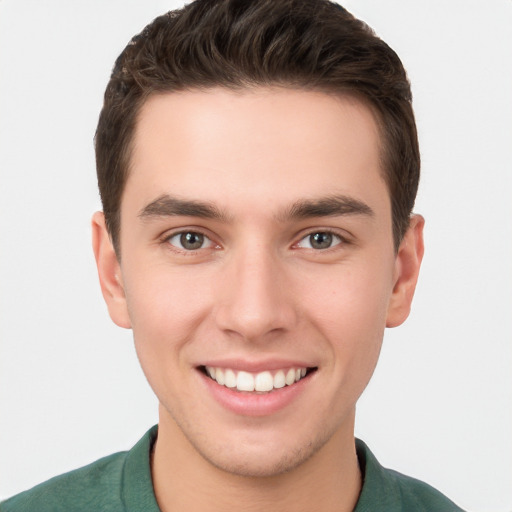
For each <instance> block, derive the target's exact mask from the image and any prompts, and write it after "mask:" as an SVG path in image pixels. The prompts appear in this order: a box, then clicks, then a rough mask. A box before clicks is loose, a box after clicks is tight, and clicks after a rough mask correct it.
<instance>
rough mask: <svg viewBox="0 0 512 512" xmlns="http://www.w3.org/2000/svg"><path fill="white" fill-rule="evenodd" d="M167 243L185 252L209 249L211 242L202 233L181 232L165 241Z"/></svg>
mask: <svg viewBox="0 0 512 512" xmlns="http://www.w3.org/2000/svg"><path fill="white" fill-rule="evenodd" d="M167 241H168V242H169V243H170V244H171V245H173V246H174V247H177V248H178V249H182V250H185V251H197V250H198V249H205V248H206V247H211V246H212V244H213V242H212V241H211V240H210V239H209V238H208V237H207V236H205V235H203V234H202V233H198V232H197V231H183V232H182V233H176V234H175V235H173V236H171V237H170V238H168V239H167Z"/></svg>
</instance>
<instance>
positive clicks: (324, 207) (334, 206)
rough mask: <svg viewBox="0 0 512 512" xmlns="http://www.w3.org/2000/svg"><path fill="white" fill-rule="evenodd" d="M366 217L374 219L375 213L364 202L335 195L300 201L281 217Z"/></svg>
mask: <svg viewBox="0 0 512 512" xmlns="http://www.w3.org/2000/svg"><path fill="white" fill-rule="evenodd" d="M342 215H364V216H368V217H374V216H375V213H374V211H373V210H372V209H371V208H370V207H369V206H368V205H367V204H366V203H364V202H362V201H360V200H359V199H356V198H354V197H350V196H346V195H333V196H328V197H323V198H319V199H313V200H300V201H297V202H295V203H293V205H292V206H291V208H290V209H289V210H288V211H286V212H285V213H284V215H282V216H281V215H280V216H279V217H280V218H283V219H307V218H310V217H337V216H342Z"/></svg>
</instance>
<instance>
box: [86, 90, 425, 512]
mask: <svg viewBox="0 0 512 512" xmlns="http://www.w3.org/2000/svg"><path fill="white" fill-rule="evenodd" d="M379 148H380V139H379V132H378V128H377V124H376V122H375V119H374V117H373V114H372V112H371V111H370V109H369V108H367V107H366V106H364V105H363V104H362V103H361V102H359V101H357V100H354V99H352V98H349V97H335V96H332V95H327V94H324V93H320V92H311V91H300V90H290V89H278V88H256V89H250V90H244V91H241V92H240V91H238V92H233V91H227V90H224V89H220V88H219V89H211V90H208V91H187V92H180V93H166V94H161V95H158V96H153V97H151V98H150V99H149V100H148V101H147V103H146V104H145V105H144V107H143V108H142V110H141V113H140V118H139V120H138V124H137V129H136V133H135V137H134V146H133V156H132V161H131V169H130V174H129V177H128V180H127V183H126V188H125V191H124V194H123V199H122V205H121V230H120V232H121V238H120V247H121V249H120V256H121V258H118V257H117V256H116V254H115V252H114V249H113V247H112V244H111V241H110V239H109V236H108V233H107V231H106V229H105V224H104V219H103V215H102V213H101V212H98V213H97V214H95V216H94V218H93V245H94V251H95V255H96V259H97V263H98V271H99V277H100V282H101V287H102V291H103V295H104V297H105V300H106V302H107V305H108V308H109V312H110V315H111V317H112V319H113V321H114V322H115V323H116V324H118V325H120V326H122V327H125V328H131V329H133V334H134V339H135V345H136V349H137V353H138V357H139V359H140V362H141V365H142V368H143V370H144V372H145V374H146V377H147V379H148V381H149V383H150V384H151V386H152V388H153V390H154V391H155V393H156V395H157V397H158V399H159V401H160V418H159V419H160V421H159V433H158V440H157V442H156V446H155V451H154V455H153V459H152V474H153V481H154V488H155V494H156V497H157V500H158V503H159V505H160V507H161V509H162V510H163V511H167V510H202V511H204V510H208V511H214V510H230V509H234V508H235V507H236V508H237V509H240V510H263V509H264V507H272V508H273V509H276V508H277V507H279V510H290V511H291V510H294V511H301V510H304V511H306V510H308V511H310V510H317V511H331V510H337V511H341V510H347V511H348V510H353V508H354V506H355V504H356V502H357V498H358V495H359V492H360V488H361V475H360V472H359V468H358V463H357V458H356V453H355V447H354V417H355V405H356V402H357V400H358V398H359V396H360V395H361V393H362V392H363V390H364V388H365V387H366V385H367V383H368V381H369V379H370V377H371V375H372V373H373V371H374V368H375V365H376V363H377V359H378V356H379V352H380V348H381V344H382V338H383V333H384V329H385V327H394V326H397V325H399V324H401V323H402V322H403V321H404V320H405V319H406V317H407V316H408V313H409V310H410V305H411V301H412V297H413V293H414V288H415V285H416V280H417V277H418V272H419V267H420V263H421V258H422V255H423V240H422V230H423V219H422V218H421V217H420V216H413V217H412V218H411V223H410V228H409V230H408V231H407V233H406V235H405V237H404V239H403V241H402V243H401V245H400V248H399V250H398V251H395V250H394V247H393V236H392V223H391V206H390V198H389V194H388V191H387V188H386V185H385V182H384V180H383V178H382V170H381V163H380V158H379V157H380V149H379ZM166 195H171V196H172V197H174V198H178V199H180V200H193V201H200V202H202V203H207V204H208V205H209V206H212V207H214V208H215V211H216V213H218V214H219V215H217V216H216V217H215V218H204V217H203V216H201V215H195V214H193V215H189V214H187V215H174V214H173V215H155V214H154V213H153V214H151V208H149V209H148V205H151V204H153V205H154V204H155V200H157V199H159V198H162V197H166ZM333 196H336V197H342V198H343V199H345V200H346V199H347V198H348V199H349V200H353V201H355V202H356V203H357V204H358V205H364V206H367V207H368V211H364V212H361V211H359V212H357V211H356V212H352V213H350V214H346V213H344V214H341V213H343V212H341V213H340V212H338V213H340V214H332V212H331V214H329V215H325V214H320V215H314V216H312V215H311V212H309V215H305V216H303V217H297V216H293V215H290V210H292V209H293V208H292V207H293V205H297V204H298V203H301V202H302V203H304V202H318V201H319V200H322V199H325V198H332V197H333ZM148 211H149V212H150V213H148ZM141 212H145V213H146V215H144V214H142V215H141ZM369 212H370V213H369ZM160 213H162V212H160ZM167 213H169V212H167ZM174 213H175V212H174ZM189 213H190V212H189ZM192 213H194V212H192ZM182 232H194V233H201V234H203V235H205V236H206V237H207V238H205V240H206V242H205V243H204V244H203V245H202V246H201V247H200V248H199V249H197V250H192V251H191V250H187V249H186V248H184V247H183V246H182V245H181V246H180V236H176V234H177V233H178V234H180V233H182ZM325 232H332V233H333V237H332V245H331V246H330V247H328V248H326V249H319V248H316V246H315V247H313V246H312V245H311V238H310V235H311V234H313V233H325ZM226 357H229V358H232V359H235V360H237V361H241V362H242V364H245V363H246V362H247V361H252V362H253V361H269V360H271V361H276V360H277V361H284V360H286V361H289V360H294V361H300V362H304V363H305V364H307V366H309V367H315V368H316V371H315V372H314V373H313V374H312V375H310V376H309V377H308V379H307V381H305V382H304V386H303V388H302V391H301V392H300V393H299V394H298V395H297V396H296V398H295V399H294V400H293V401H292V402H291V403H290V404H288V405H287V406H286V407H283V408H281V409H279V410H278V411H277V412H273V413H272V414H266V415H260V416H257V417H252V416H247V415H243V414H235V413H234V412H232V411H230V410H227V409H225V408H224V407H223V406H221V405H220V404H219V403H218V402H217V401H215V400H214V399H213V398H212V396H211V394H210V393H209V392H208V391H207V389H206V387H205V385H204V375H203V374H202V373H201V372H200V371H199V370H198V365H200V364H204V362H205V361H221V360H222V359H223V358H226Z"/></svg>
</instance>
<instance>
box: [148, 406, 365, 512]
mask: <svg viewBox="0 0 512 512" xmlns="http://www.w3.org/2000/svg"><path fill="white" fill-rule="evenodd" d="M163 416H164V415H162V414H160V423H159V430H158V439H157V441H156V443H155V447H154V453H153V457H152V461H151V472H152V477H153V487H154V490H155V495H156V499H157V502H158V505H159V507H160V509H161V510H162V512H171V511H176V510H187V511H190V512H195V511H198V512H199V511H201V512H217V511H219V512H220V511H222V512H225V511H226V510H244V511H246V512H252V511H262V510H267V509H266V507H268V510H280V511H281V512H288V511H289V512H292V511H293V512H306V511H307V512H310V511H311V510H315V511H317V512H333V511H336V512H343V511H347V512H349V511H353V510H354V507H355V505H356V503H357V499H358V496H359V493H360V490H361V474H360V471H359V465H358V462H357V455H356V451H355V442H354V435H353V415H352V418H351V421H347V423H351V425H352V428H351V430H350V431H349V432H345V430H349V429H344V430H340V431H338V432H336V433H335V434H334V435H333V436H332V437H331V438H330V439H329V441H328V442H327V443H326V444H325V445H324V446H323V447H322V448H320V449H319V450H318V451H317V452H316V453H315V454H314V455H313V456H312V457H310V458H309V459H308V460H306V461H305V462H303V463H302V464H300V465H299V466H297V467H296V468H294V469H292V470H290V471H288V472H286V473H283V474H278V475H273V476H266V477H248V476H241V475H236V474H232V473H228V472H226V471H224V470H222V469H219V468H217V467H215V466H213V465H212V464H211V463H210V462H209V461H207V460H206V459H204V458H203V457H202V456H201V455H200V454H199V453H198V452H197V450H196V449H195V448H194V447H193V446H192V445H191V444H190V443H189V441H188V440H187V439H186V437H185V436H184V435H183V433H182V431H181V429H180V428H179V427H178V426H177V425H176V424H175V423H174V421H173V420H172V418H170V417H169V416H168V415H167V416H166V417H163ZM262 453H263V451H262Z"/></svg>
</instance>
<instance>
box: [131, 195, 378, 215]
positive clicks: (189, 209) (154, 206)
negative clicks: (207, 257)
mask: <svg viewBox="0 0 512 512" xmlns="http://www.w3.org/2000/svg"><path fill="white" fill-rule="evenodd" d="M343 215H364V216H368V217H373V216H374V215H375V213H374V211H373V210H372V209H371V208H370V207H369V206H368V205H367V204H366V203H364V202H362V201H360V200H359V199H355V198H354V197H350V196H346V195H334V196H328V197H322V198H318V199H311V200H308V199H302V200H299V201H296V202H295V203H293V204H292V205H291V207H290V208H288V209H287V210H285V211H284V212H282V213H281V214H278V215H277V217H276V218H277V219H278V220H280V221H286V220H295V219H308V218H313V217H337V216H343ZM138 216H139V217H140V218H141V219H147V218H152V217H177V216H184V217H199V218H203V219H214V220H219V221H223V222H226V221H227V220H228V215H227V214H226V213H224V212H223V211H222V210H220V209H219V208H218V207H217V206H215V205H214V204H212V203H209V202H203V201H195V200H189V199H179V198H177V197H172V196H170V195H168V194H164V195H162V196H160V197H158V198H157V199H155V200H154V201H151V203H149V204H147V205H146V206H145V207H144V208H142V210H141V211H140V212H139V214H138Z"/></svg>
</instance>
